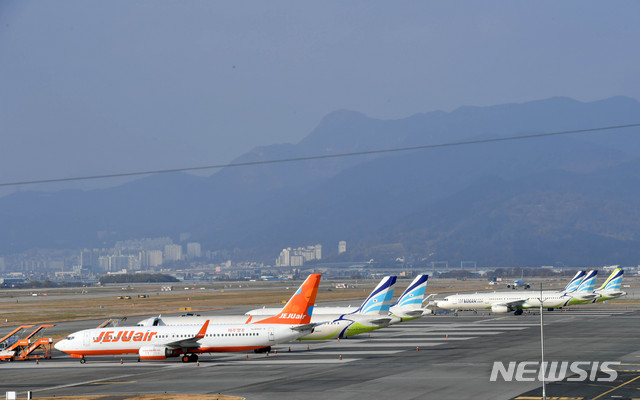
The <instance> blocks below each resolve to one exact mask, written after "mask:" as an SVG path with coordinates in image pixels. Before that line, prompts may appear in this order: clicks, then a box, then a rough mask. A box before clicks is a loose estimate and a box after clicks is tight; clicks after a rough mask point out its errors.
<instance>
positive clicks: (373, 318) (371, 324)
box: [298, 276, 397, 340]
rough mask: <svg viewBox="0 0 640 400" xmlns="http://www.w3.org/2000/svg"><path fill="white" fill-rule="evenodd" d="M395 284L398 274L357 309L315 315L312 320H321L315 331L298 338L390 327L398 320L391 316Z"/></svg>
mask: <svg viewBox="0 0 640 400" xmlns="http://www.w3.org/2000/svg"><path fill="white" fill-rule="evenodd" d="M395 283H396V277H395V276H386V277H384V278H383V279H382V281H381V282H380V283H379V284H378V286H376V288H375V289H373V292H371V294H370V295H369V297H367V299H366V300H365V301H364V303H362V305H361V306H360V307H358V309H357V310H355V311H354V312H351V313H344V314H319V315H316V316H314V317H312V318H311V322H313V323H317V325H316V326H315V328H314V330H313V332H312V333H310V334H309V335H306V336H304V337H300V338H299V339H298V340H328V339H334V338H338V339H343V338H347V337H349V336H354V335H359V334H361V333H365V332H371V331H373V330H376V329H380V328H384V327H386V326H389V324H391V322H392V321H393V319H394V317H392V316H390V315H389V307H390V305H391V299H392V298H393V285H394V284H395ZM395 318H397V317H395Z"/></svg>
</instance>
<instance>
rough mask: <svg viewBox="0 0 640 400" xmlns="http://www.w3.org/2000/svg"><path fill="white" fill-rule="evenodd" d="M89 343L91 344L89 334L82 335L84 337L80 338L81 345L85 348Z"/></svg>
mask: <svg viewBox="0 0 640 400" xmlns="http://www.w3.org/2000/svg"><path fill="white" fill-rule="evenodd" d="M90 343H91V336H90V334H89V332H85V333H84V337H83V338H82V344H83V345H84V346H85V347H88V346H89V344H90Z"/></svg>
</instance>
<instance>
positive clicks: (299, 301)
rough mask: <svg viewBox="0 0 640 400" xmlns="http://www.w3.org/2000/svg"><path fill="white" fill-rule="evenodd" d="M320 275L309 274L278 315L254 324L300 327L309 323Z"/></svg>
mask: <svg viewBox="0 0 640 400" xmlns="http://www.w3.org/2000/svg"><path fill="white" fill-rule="evenodd" d="M321 276H322V274H311V275H309V277H307V279H306V280H305V281H304V282H303V283H302V285H300V287H299V288H298V290H297V291H296V292H295V293H294V294H293V296H291V299H289V301H288V302H287V304H285V306H284V307H283V308H282V311H281V312H280V314H278V315H274V316H273V317H270V318H266V319H263V320H261V321H257V322H255V323H256V324H288V325H302V324H308V323H310V322H311V314H312V313H313V306H314V305H315V303H316V295H317V294H318V286H320V277H321Z"/></svg>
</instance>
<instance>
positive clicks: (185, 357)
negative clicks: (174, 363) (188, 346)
mask: <svg viewBox="0 0 640 400" xmlns="http://www.w3.org/2000/svg"><path fill="white" fill-rule="evenodd" d="M196 361H198V355H197V354H185V355H183V356H182V362H183V363H188V362H196Z"/></svg>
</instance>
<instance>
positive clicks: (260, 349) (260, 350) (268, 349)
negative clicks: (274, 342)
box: [253, 346, 271, 354]
mask: <svg viewBox="0 0 640 400" xmlns="http://www.w3.org/2000/svg"><path fill="white" fill-rule="evenodd" d="M253 352H254V353H256V354H260V353H270V352H271V346H268V347H261V348H259V349H253Z"/></svg>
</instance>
